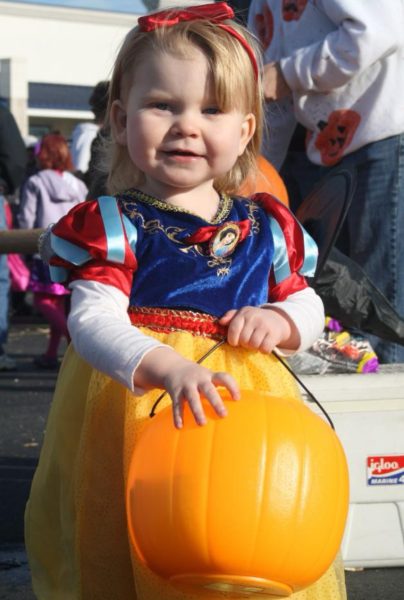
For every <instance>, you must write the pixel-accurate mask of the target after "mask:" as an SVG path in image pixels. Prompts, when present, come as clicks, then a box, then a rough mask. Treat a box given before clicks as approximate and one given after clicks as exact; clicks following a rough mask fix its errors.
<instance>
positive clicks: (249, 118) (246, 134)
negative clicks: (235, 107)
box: [238, 113, 256, 156]
mask: <svg viewBox="0 0 404 600" xmlns="http://www.w3.org/2000/svg"><path fill="white" fill-rule="evenodd" d="M255 127H256V120H255V116H254V115H253V114H252V113H248V114H247V115H246V116H245V117H244V120H243V122H242V124H241V135H240V142H239V148H238V155H239V156H241V155H242V154H243V152H244V150H245V149H246V147H247V144H248V142H249V141H250V140H251V138H252V136H253V135H254V133H255Z"/></svg>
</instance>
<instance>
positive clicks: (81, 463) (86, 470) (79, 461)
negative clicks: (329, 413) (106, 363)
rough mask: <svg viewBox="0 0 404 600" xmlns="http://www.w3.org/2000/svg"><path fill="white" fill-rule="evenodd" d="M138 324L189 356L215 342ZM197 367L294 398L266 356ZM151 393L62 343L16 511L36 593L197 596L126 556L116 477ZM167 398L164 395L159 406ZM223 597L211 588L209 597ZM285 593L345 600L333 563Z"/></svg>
mask: <svg viewBox="0 0 404 600" xmlns="http://www.w3.org/2000/svg"><path fill="white" fill-rule="evenodd" d="M143 331H144V332H145V333H147V334H148V335H151V336H153V337H155V338H157V339H159V340H160V341H162V342H163V343H166V344H169V345H171V346H173V347H174V348H176V350H177V351H178V352H179V353H180V354H182V355H183V356H186V357H188V358H193V359H194V360H198V359H199V358H200V357H201V356H203V355H204V354H205V353H206V352H207V351H208V350H209V349H210V348H211V347H212V346H213V345H214V344H215V342H214V341H213V340H212V339H209V338H206V337H202V336H194V335H191V334H190V333H186V332H170V333H156V332H152V331H150V330H149V329H146V328H144V329H143ZM203 364H204V366H206V367H208V368H210V369H212V370H215V371H227V372H229V373H231V374H232V375H233V376H234V378H235V379H236V381H237V382H238V384H239V385H240V387H241V388H244V389H258V390H262V391H269V392H272V393H274V394H288V395H293V396H296V397H298V396H299V393H298V390H297V387H296V384H295V382H294V380H293V379H292V378H291V376H290V375H289V373H288V372H287V371H286V369H285V368H284V367H282V365H281V364H280V363H279V361H278V360H277V359H276V358H275V357H273V356H268V355H264V354H261V353H259V352H251V351H247V350H244V349H242V348H230V347H229V346H228V345H227V344H225V345H223V346H221V347H219V348H218V349H217V350H216V351H215V352H213V353H212V354H211V355H210V356H209V357H208V358H207V360H206V361H204V363H203ZM160 393H161V392H160V390H154V391H152V392H149V393H147V394H145V395H143V396H140V397H135V396H134V395H133V394H132V393H130V392H129V391H128V390H127V389H126V388H124V387H123V386H122V385H120V384H119V383H117V382H115V381H113V380H112V379H111V378H110V377H107V376H106V375H103V374H102V373H100V372H98V371H95V370H93V369H92V368H91V367H90V366H89V365H88V364H87V363H86V362H85V361H83V360H82V359H81V358H80V357H79V356H78V355H77V354H76V353H75V351H74V350H73V348H72V347H71V346H70V347H69V349H68V350H67V352H66V355H65V358H64V361H63V364H62V367H61V371H60V374H59V378H58V383H57V386H56V391H55V397H54V400H53V403H52V407H51V410H50V413H49V418H48V424H47V429H46V435H45V440H44V444H43V448H42V452H41V457H40V461H39V466H38V469H37V471H36V473H35V476H34V480H33V483H32V488H31V494H30V498H29V502H28V504H27V509H26V516H25V526H26V547H27V552H28V558H29V563H30V568H31V572H32V581H33V588H34V592H35V594H36V596H37V598H38V599H39V600H136V599H137V600H196V599H197V598H198V597H199V596H198V595H197V594H195V595H192V596H190V595H189V594H185V593H183V592H179V591H177V590H176V589H174V588H173V587H171V585H169V584H167V582H166V581H164V580H162V579H160V578H159V577H157V576H156V575H154V574H153V573H152V572H151V571H150V570H148V569H147V568H146V567H145V566H143V565H142V564H140V563H139V562H138V561H137V559H136V557H135V556H131V551H130V546H129V542H128V533H127V526H126V515H125V483H126V478H127V473H128V468H129V462H130V457H131V454H132V451H133V448H134V445H135V444H136V441H137V439H138V436H139V435H140V433H141V431H142V428H143V426H144V424H145V422H146V421H147V419H148V418H149V417H148V415H149V413H150V410H151V407H152V405H153V403H154V402H155V400H156V399H157V398H158V396H159V395H160ZM168 403H169V398H168V396H167V395H166V396H165V397H164V399H163V401H162V402H161V405H160V408H163V406H165V405H167V404H168ZM223 597H224V596H223V594H221V593H220V592H218V593H217V594H216V593H215V594H212V595H211V596H210V598H211V600H218V599H219V598H223ZM261 597H262V596H261ZM272 598H274V597H272ZM290 599H291V600H345V599H346V593H345V582H344V572H343V567H342V562H341V560H340V559H337V560H336V561H335V562H334V564H333V565H332V566H331V568H330V569H329V570H328V571H327V572H326V573H325V575H323V577H322V578H321V579H320V580H319V581H317V582H316V583H315V584H313V585H312V586H310V587H309V588H306V589H305V590H302V591H300V592H298V593H296V594H293V595H292V596H290Z"/></svg>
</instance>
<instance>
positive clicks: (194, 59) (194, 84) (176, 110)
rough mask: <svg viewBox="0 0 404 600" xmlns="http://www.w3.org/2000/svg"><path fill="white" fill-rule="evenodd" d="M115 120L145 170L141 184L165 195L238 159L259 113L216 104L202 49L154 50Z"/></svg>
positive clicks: (115, 109)
mask: <svg viewBox="0 0 404 600" xmlns="http://www.w3.org/2000/svg"><path fill="white" fill-rule="evenodd" d="M111 121H112V124H113V128H114V132H115V136H116V139H117V141H118V143H120V144H122V145H125V146H127V150H128V153H129V156H130V158H131V160H132V162H133V163H134V164H135V165H136V166H137V167H138V168H139V169H140V170H141V171H143V173H144V174H145V184H144V185H143V186H141V189H142V190H143V191H144V192H146V193H148V194H151V195H154V196H157V197H160V198H163V199H164V197H165V196H167V195H169V194H172V193H176V192H177V193H178V192H183V191H187V190H191V189H195V188H198V187H199V186H205V187H206V186H208V187H209V186H212V187H213V180H214V179H216V178H217V177H219V176H222V175H224V174H225V173H227V172H228V171H229V170H230V169H231V168H232V167H233V165H234V164H235V162H236V160H237V158H238V156H240V155H241V154H242V153H243V152H244V150H245V147H246V145H247V143H248V142H249V140H250V139H251V137H252V135H253V133H254V130H255V118H254V116H253V115H252V114H247V115H245V114H244V113H242V112H241V111H239V110H232V111H231V112H221V111H220V109H219V108H218V106H217V102H216V98H215V94H214V89H213V82H212V78H211V76H210V74H209V67H208V62H207V60H206V58H205V56H204V54H203V53H202V51H200V50H199V49H198V48H193V47H192V49H191V52H190V55H189V57H187V58H179V57H177V56H174V55H171V54H168V53H163V52H160V51H156V52H154V53H152V54H151V55H150V57H148V58H147V59H145V60H143V62H142V63H141V64H140V65H139V66H138V67H137V69H136V71H135V73H134V83H133V84H132V86H131V87H130V89H129V90H128V93H127V96H126V98H125V100H124V101H121V100H116V101H115V102H114V103H113V106H112V111H111Z"/></svg>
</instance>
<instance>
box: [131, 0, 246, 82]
mask: <svg viewBox="0 0 404 600" xmlns="http://www.w3.org/2000/svg"><path fill="white" fill-rule="evenodd" d="M233 17H234V11H233V9H232V8H231V6H229V5H228V4H227V3H226V2H213V3H212V4H201V5H199V6H189V7H184V8H178V9H175V8H172V9H170V8H168V9H166V10H160V11H159V12H156V13H153V14H151V15H145V16H144V17H139V19H138V25H139V29H140V31H144V32H146V33H147V32H149V31H154V30H155V29H159V28H160V27H172V26H173V25H177V24H178V23H180V22H182V21H198V20H205V21H211V22H212V23H216V24H218V26H219V27H221V28H222V29H224V30H225V31H227V32H228V33H229V34H230V35H232V36H233V37H235V38H236V39H237V40H238V41H239V42H240V44H241V45H242V46H243V47H244V49H245V50H246V52H247V54H248V56H249V57H250V60H251V63H252V66H253V69H254V75H255V79H258V65H257V59H256V57H255V54H254V52H253V50H252V48H251V46H250V45H249V43H248V42H247V40H246V39H245V38H243V36H242V35H241V34H240V33H238V31H236V30H235V29H233V27H231V26H230V25H227V24H224V23H222V22H221V21H226V20H227V19H233Z"/></svg>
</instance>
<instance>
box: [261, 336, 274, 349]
mask: <svg viewBox="0 0 404 600" xmlns="http://www.w3.org/2000/svg"><path fill="white" fill-rule="evenodd" d="M274 348H275V344H274V341H273V337H272V335H271V334H270V333H267V335H266V336H265V337H264V339H263V340H262V342H261V346H260V348H259V349H260V350H261V352H265V354H271V352H272V350H273V349H274Z"/></svg>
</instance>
